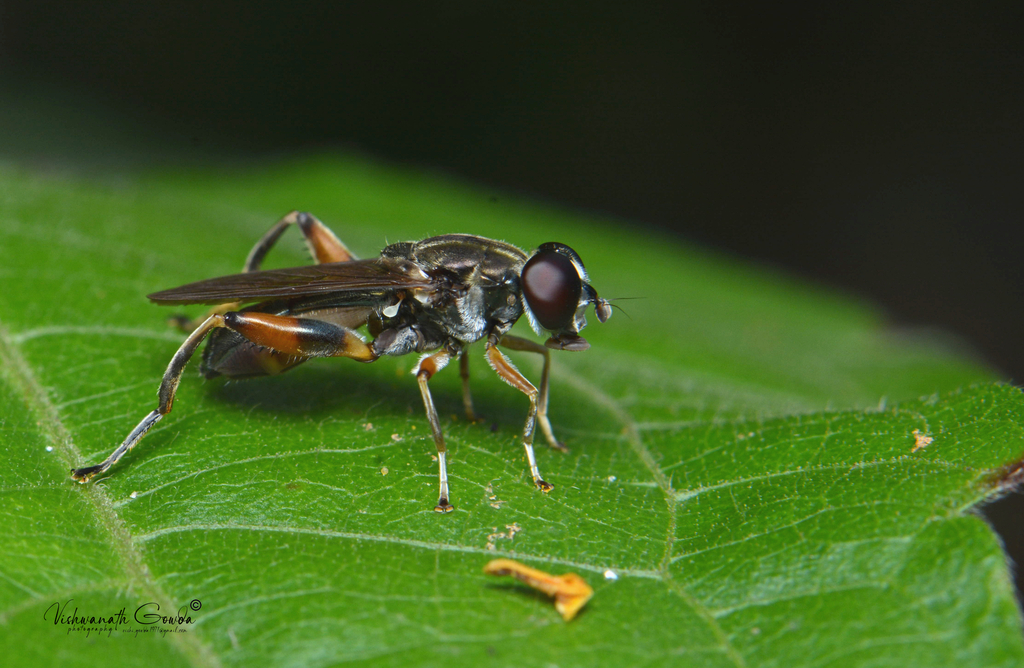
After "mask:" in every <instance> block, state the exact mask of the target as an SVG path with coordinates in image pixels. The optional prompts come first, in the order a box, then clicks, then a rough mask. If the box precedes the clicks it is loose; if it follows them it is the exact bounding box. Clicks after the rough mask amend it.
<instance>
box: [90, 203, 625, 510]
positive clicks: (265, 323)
mask: <svg viewBox="0 0 1024 668" xmlns="http://www.w3.org/2000/svg"><path fill="white" fill-rule="evenodd" d="M293 225H294V226H297V227H298V228H299V230H300V231H301V232H302V235H303V236H304V237H305V240H306V244H307V245H308V246H309V249H310V252H311V253H312V255H313V258H314V259H315V260H316V262H317V264H315V265H311V266H305V267H296V268H292V269H274V270H268V271H261V270H260V265H261V264H262V262H263V259H264V257H266V255H267V253H268V252H269V251H270V249H271V248H272V247H273V245H274V244H275V243H276V242H277V240H278V239H279V238H280V237H281V235H282V234H283V233H284V232H285V230H286V229H288V228H289V227H291V226H293ZM149 299H150V300H152V301H153V302H156V303H157V304H215V305H217V306H216V307H215V308H214V309H213V310H212V311H211V312H210V313H209V315H207V316H206V317H205V318H202V319H199V320H197V321H195V322H192V323H188V321H187V320H185V319H179V325H182V326H183V328H184V329H186V331H188V329H191V330H192V332H191V334H189V336H188V338H186V339H185V342H184V343H183V344H182V345H181V347H180V348H179V349H178V352H176V353H175V354H174V357H172V358H171V361H170V364H168V366H167V371H166V372H164V376H163V380H162V382H161V383H160V390H159V393H158V397H159V406H158V407H157V408H156V409H155V410H154V411H152V412H151V413H150V414H149V415H147V416H146V417H144V418H143V419H142V421H141V422H139V424H138V425H137V426H136V427H135V429H133V430H132V431H131V433H130V434H128V437H127V438H126V439H125V440H124V442H123V443H121V445H119V446H118V447H117V448H116V449H115V450H114V451H113V452H112V453H111V454H110V456H109V457H107V459H106V460H104V461H103V462H102V463H100V464H97V465H95V466H88V467H85V468H80V469H72V471H71V477H72V478H74V479H75V480H77V481H79V482H82V483H85V482H88V481H89V480H90V479H91V478H92V477H93V476H95V475H96V474H98V473H103V472H104V471H106V470H107V469H109V468H110V467H111V466H112V465H113V464H115V463H116V462H117V461H118V460H119V459H120V458H121V457H122V456H123V455H124V454H125V453H126V452H128V451H129V450H131V449H132V447H134V446H135V444H136V443H138V442H139V440H140V439H142V437H143V436H145V435H146V432H148V431H149V430H150V429H151V428H152V427H153V425H155V424H156V423H157V422H159V421H160V419H161V418H162V417H163V416H165V415H167V414H168V413H169V412H170V411H171V406H172V404H173V403H174V394H175V391H176V390H177V388H178V383H179V382H180V380H181V375H182V372H183V371H184V369H185V365H186V364H187V363H188V361H189V360H190V359H191V357H192V355H193V353H195V351H196V349H197V348H198V347H199V345H200V343H202V342H203V340H204V339H207V338H208V343H207V345H206V349H205V350H204V352H203V357H202V363H201V365H200V371H201V372H202V373H203V375H204V376H206V377H207V378H214V377H216V376H226V377H229V378H246V377H253V376H264V375H272V374H276V373H280V372H282V371H286V370H288V369H291V368H293V367H295V366H296V365H298V364H301V363H302V362H304V361H306V360H308V359H310V358H314V357H348V358H351V359H354V360H357V361H359V362H373V361H375V360H377V359H379V358H380V357H383V356H385V355H405V354H407V353H413V352H416V353H421V354H422V356H421V357H420V360H419V362H418V363H417V364H416V366H415V368H414V369H413V371H412V373H413V374H414V375H415V376H416V380H417V381H418V383H419V388H420V393H421V394H422V396H423V404H424V406H425V408H426V412H427V419H428V421H429V422H430V429H431V431H432V434H433V438H434V443H435V445H436V446H437V459H438V465H439V471H438V476H439V480H440V494H439V498H438V501H437V505H436V506H435V507H434V510H436V511H437V512H439V513H447V512H450V511H452V510H454V507H453V506H452V505H451V503H450V502H449V495H448V470H447V463H446V455H447V448H446V447H445V442H444V434H443V433H442V431H441V423H440V421H439V420H438V417H437V410H436V409H435V408H434V401H433V399H432V398H431V395H430V388H429V381H430V379H431V377H432V376H433V375H434V374H436V373H437V372H438V371H440V370H441V369H443V368H444V367H445V366H446V365H447V364H448V363H449V362H450V361H451V360H452V359H454V358H455V357H458V358H459V366H460V372H461V376H462V390H463V403H464V406H465V410H466V414H467V417H469V418H470V419H471V420H475V419H476V417H475V414H474V412H473V402H472V398H471V395H470V392H469V365H468V359H467V358H466V349H467V347H468V346H469V344H471V343H474V342H476V341H479V340H481V339H483V340H485V341H486V344H485V356H486V358H487V362H488V363H489V364H490V366H491V368H493V369H494V371H495V372H496V373H497V374H498V376H499V377H500V378H501V379H502V380H504V381H505V382H506V383H508V384H509V385H511V386H512V387H514V388H516V389H517V390H519V391H521V392H523V393H524V394H525V395H526V396H527V397H528V398H529V400H530V408H529V412H528V413H527V416H526V425H525V427H524V428H523V446H524V447H525V449H526V459H527V461H528V463H529V466H530V473H531V475H532V476H533V482H534V484H535V485H536V486H537V487H538V488H540V489H541V490H542V491H544V492H548V491H550V490H551V489H552V485H551V484H549V483H547V482H545V481H544V480H543V478H541V476H540V472H539V471H538V469H537V459H536V457H535V455H534V451H533V436H534V431H535V428H536V425H537V424H538V423H539V424H540V428H541V431H543V432H544V436H545V438H546V439H547V442H548V444H549V445H551V446H552V447H553V448H556V449H561V450H564V449H565V448H564V446H563V445H562V444H560V443H559V442H558V441H557V440H556V439H555V435H554V433H553V432H552V430H551V423H550V421H549V420H548V415H547V406H548V372H549V366H550V362H551V359H550V356H549V349H555V350H576V351H578V350H586V349H587V348H589V347H590V344H589V343H587V341H586V340H585V339H583V338H582V337H581V336H580V335H579V332H580V330H581V329H583V328H584V327H585V326H586V324H587V321H586V318H585V317H584V312H585V311H586V309H587V306H588V305H590V304H593V305H594V308H595V312H596V314H597V318H598V320H600V321H601V322H605V321H606V320H608V318H609V317H611V313H612V309H611V304H610V303H609V302H608V300H606V299H601V298H600V297H598V296H597V292H596V291H595V290H594V288H593V287H591V285H590V283H589V280H588V278H587V273H586V270H585V269H584V267H583V262H582V261H581V260H580V258H579V256H578V255H577V254H576V252H575V251H573V250H572V249H571V248H569V247H568V246H566V245H564V244H560V243H546V244H543V245H541V246H540V247H539V248H538V249H537V250H536V251H535V252H533V253H532V254H527V253H524V252H523V251H522V250H520V249H518V248H516V247H515V246H512V245H511V244H507V243H504V242H502V241H494V240H492V239H485V238H483V237H478V236H473V235H469V234H446V235H443V236H439V237H432V238H430V239H425V240H423V241H419V242H402V243H395V244H391V245H389V246H387V247H386V248H385V249H384V250H383V251H381V254H380V257H378V258H374V259H365V260H359V259H356V257H355V256H354V255H353V254H352V253H351V252H350V251H349V250H348V248H346V247H345V244H343V243H342V242H341V241H340V240H339V239H338V237H337V236H335V234H334V233H333V232H331V230H330V229H328V228H327V227H326V226H325V225H324V224H323V223H321V222H320V221H319V220H317V219H316V218H315V217H314V216H311V215H310V214H308V213H303V212H299V211H293V212H292V213H289V214H288V215H287V216H285V217H284V218H282V219H281V220H280V221H278V223H277V224H276V225H274V226H273V227H272V228H271V229H270V231H268V232H267V233H266V234H265V235H264V236H263V238H262V239H260V240H259V241H258V242H257V243H256V245H255V246H254V247H253V249H252V251H250V253H249V256H248V258H247V259H246V262H245V265H244V267H243V269H242V273H240V274H235V275H232V276H223V277H221V278H213V279H209V280H205V281H199V282H197V283H190V284H188V285H184V286H181V287H179V288H173V289H171V290H164V291H162V292H157V293H154V294H151V295H149ZM245 304H248V305H247V306H244V305H245ZM524 313H525V314H526V316H527V318H528V319H529V322H530V325H531V326H532V327H533V329H534V331H535V332H537V334H541V335H542V333H543V332H544V331H547V332H549V333H550V337H549V338H548V340H547V341H546V342H545V344H544V345H541V344H539V343H536V342H534V341H531V340H529V339H524V338H521V337H518V336H513V335H511V334H509V333H508V331H509V330H510V329H511V327H512V325H513V324H514V323H515V322H516V321H517V320H518V319H519V318H520V317H521V316H522V315H523V314H524ZM186 324H187V325H189V326H188V327H185V325H186ZM362 326H366V329H367V331H368V332H369V334H370V337H372V338H371V340H370V341H366V340H364V338H363V337H362V336H360V335H359V334H358V333H357V332H356V331H355V330H356V329H357V328H359V327H362ZM499 347H503V348H506V349H508V350H517V351H525V352H532V353H537V354H540V355H543V356H544V367H543V371H542V372H541V382H540V389H537V387H535V386H534V385H533V384H532V383H531V382H530V381H529V380H527V379H526V377H525V376H523V374H521V373H520V372H519V370H518V369H516V367H515V366H514V365H513V364H512V362H511V361H510V360H509V359H508V358H507V357H506V356H505V354H504V353H502V352H501V350H499Z"/></svg>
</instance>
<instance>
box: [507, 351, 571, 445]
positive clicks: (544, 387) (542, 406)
mask: <svg viewBox="0 0 1024 668" xmlns="http://www.w3.org/2000/svg"><path fill="white" fill-rule="evenodd" d="M499 345H501V346H504V347H505V348H508V349H509V350H520V351H523V352H528V353H538V354H540V355H543V356H544V370H543V371H541V375H540V396H539V397H538V398H537V421H538V422H539V423H540V429H541V431H543V432H544V437H545V438H546V439H547V441H548V445H550V446H551V447H552V448H554V449H555V450H560V451H562V452H569V448H567V447H565V443H562V442H561V441H559V440H558V439H557V438H555V432H554V431H552V430H551V421H550V420H548V386H549V383H548V377H549V375H550V374H549V371H550V367H551V351H550V350H549V349H548V348H547V347H546V346H542V345H541V344H539V343H536V342H534V341H530V340H529V339H523V338H520V337H518V336H512V335H510V334H506V335H505V336H503V337H501V343H500V344H499Z"/></svg>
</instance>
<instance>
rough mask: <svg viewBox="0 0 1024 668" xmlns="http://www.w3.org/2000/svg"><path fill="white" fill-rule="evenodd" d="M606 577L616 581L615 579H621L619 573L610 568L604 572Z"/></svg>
mask: <svg viewBox="0 0 1024 668" xmlns="http://www.w3.org/2000/svg"><path fill="white" fill-rule="evenodd" d="M604 579H605V580H611V581H612V582H614V581H615V580H618V579H619V574H618V573H616V572H615V571H613V570H612V569H610V568H609V569H608V570H606V571H605V572H604Z"/></svg>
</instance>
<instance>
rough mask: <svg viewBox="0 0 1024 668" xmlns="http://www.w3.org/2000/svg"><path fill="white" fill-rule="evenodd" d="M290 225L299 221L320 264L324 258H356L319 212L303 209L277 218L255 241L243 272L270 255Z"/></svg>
mask: <svg viewBox="0 0 1024 668" xmlns="http://www.w3.org/2000/svg"><path fill="white" fill-rule="evenodd" d="M291 225H298V226H299V230H300V231H301V232H302V236H303V237H305V238H306V246H308V247H309V252H310V254H311V255H312V256H313V259H314V260H315V261H316V263H317V264H322V263H324V262H348V261H350V260H354V259H356V256H355V255H353V254H352V253H351V251H349V249H348V248H347V247H346V246H345V244H343V243H342V242H341V240H340V239H338V237H337V236H336V235H335V234H334V232H331V230H330V228H328V227H327V226H326V225H324V224H323V223H321V222H320V221H319V220H317V219H316V216H313V215H311V214H308V213H306V212H304V211H292V212H291V213H289V214H288V215H287V216H285V217H284V218H282V219H281V220H279V221H277V223H276V224H275V225H274V226H273V227H271V228H270V230H269V231H268V232H267V233H266V234H264V235H263V238H262V239H260V240H259V241H257V242H256V245H255V246H253V247H252V250H251V251H249V257H248V258H246V260H245V266H244V267H243V268H242V273H248V272H250V271H258V270H259V268H260V265H262V264H263V258H265V257H266V256H267V253H269V252H270V249H271V248H273V247H274V244H275V243H277V240H278V239H280V238H281V235H282V234H284V231H285V230H286V229H288V227H289V226H291Z"/></svg>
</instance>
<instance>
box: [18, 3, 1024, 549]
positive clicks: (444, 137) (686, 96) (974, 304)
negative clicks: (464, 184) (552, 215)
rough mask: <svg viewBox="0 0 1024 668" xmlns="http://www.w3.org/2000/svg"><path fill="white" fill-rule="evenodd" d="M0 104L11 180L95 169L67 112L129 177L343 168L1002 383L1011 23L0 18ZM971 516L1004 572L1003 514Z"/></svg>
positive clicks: (819, 12)
mask: <svg viewBox="0 0 1024 668" xmlns="http://www.w3.org/2000/svg"><path fill="white" fill-rule="evenodd" d="M0 93H2V96H3V98H5V99H4V100H3V104H2V105H0V135H5V136H0V150H7V151H8V152H15V153H19V154H20V155H21V156H25V155H28V156H29V157H33V155H34V153H35V152H42V151H44V150H65V151H71V152H78V153H79V155H81V156H85V158H86V159H87V160H89V161H95V160H102V158H103V147H104V137H103V136H97V135H96V133H94V132H92V133H91V132H76V124H77V123H79V122H80V121H79V119H80V116H81V114H82V113H85V110H86V108H91V109H99V110H109V112H108V111H101V112H99V113H115V114H118V117H119V118H121V119H123V127H124V128H127V129H128V131H129V132H138V135H139V141H138V143H137V144H136V145H135V148H136V149H137V150H138V154H139V155H140V156H142V155H147V156H150V157H148V158H145V159H153V158H152V155H164V156H166V157H168V158H169V159H170V158H172V157H174V156H176V155H178V154H181V155H184V154H189V153H204V152H205V153H209V154H217V155H227V156H233V157H235V158H239V157H242V158H244V157H246V156H266V155H275V154H285V153H289V152H294V151H299V150H309V149H324V148H327V149H330V148H344V149H348V150H351V149H355V150H360V151H363V152H365V153H367V154H369V155H372V156H375V157H378V158H382V159H385V160H388V161H392V162H404V163H409V164H413V165H416V166H418V167H425V168H428V169H437V170H442V171H444V172H447V173H450V174H453V175H455V176H457V177H460V178H464V179H467V180H470V181H474V182H476V183H478V184H481V185H482V186H483V187H485V188H488V187H490V188H494V189H495V192H496V193H500V192H503V191H504V192H508V191H514V192H518V193H522V194H527V195H531V196H534V197H538V198H541V199H547V200H550V201H554V202H558V203H562V204H567V205H570V206H574V207H579V208H582V209H587V210H592V211H597V212H602V213H605V214H611V215H613V216H617V217H621V219H622V220H623V221H626V222H624V223H623V224H629V225H636V226H638V227H641V226H649V227H653V228H659V229H661V230H665V231H669V232H670V233H673V234H675V235H678V236H679V237H680V238H681V239H683V240H684V241H686V242H689V243H693V242H696V243H698V244H702V245H704V246H705V247H708V248H711V249H714V250H716V251H718V252H724V253H727V254H732V255H734V256H739V257H742V258H745V259H747V260H750V261H753V262H756V263H761V264H765V265H771V266H774V267H776V268H779V269H781V270H783V271H785V272H788V273H791V274H794V275H797V276H802V277H805V278H807V279H809V280H812V281H815V282H817V283H819V284H822V285H825V286H829V287H831V288H834V289H838V290H840V291H844V292H846V293H848V294H851V295H854V296H857V297H859V298H862V299H865V300H867V301H871V302H874V303H875V304H877V305H879V306H880V307H881V308H882V309H883V310H884V312H885V313H886V314H887V316H888V317H889V319H890V320H891V322H892V325H893V326H894V327H914V328H920V327H927V328H935V329H938V330H943V331H946V332H951V333H953V334H954V335H956V336H958V337H959V338H960V339H962V341H963V342H964V345H965V347H967V348H968V349H970V350H973V351H974V353H975V354H977V355H978V356H980V357H981V358H983V359H984V360H986V361H987V362H988V363H989V364H990V365H992V366H993V367H994V368H996V369H998V370H999V371H1000V372H1001V373H1002V375H1003V376H1004V377H1005V378H1006V379H1008V380H1011V381H1016V382H1018V383H1020V382H1024V346H1022V345H1021V336H1020V333H1021V331H1022V329H1024V290H1022V289H1021V288H1022V286H1024V265H1022V262H1021V250H1022V249H1024V243H1022V242H1024V225H1022V224H1021V223H1022V221H1024V195H1022V184H1024V3H1021V2H1020V1H1019V0H1017V1H1015V2H988V3H963V2H952V1H949V0H934V1H932V2H928V3H898V4H897V3H891V2H890V3H873V2H860V3H851V4H849V5H848V6H844V5H840V4H838V3H815V4H813V5H812V4H810V3H808V4H807V5H806V6H803V5H800V4H797V5H793V6H788V7H786V6H779V5H778V4H776V3H761V2H749V1H748V2H740V3H732V4H725V3H712V2H701V3H664V4H662V3H647V4H639V3H621V2H607V1H603V0H594V1H591V2H587V3H575V4H560V5H557V6H555V5H552V4H551V3H543V4H541V3H512V4H509V3H497V2H487V1H484V0H478V1H476V2H449V3H416V4H412V3H409V4H403V3H356V4H352V3H350V4H343V3H326V2H324V3H307V4H303V5H301V6H292V5H289V6H285V5H284V4H283V3H263V2H242V1H240V0H222V1H220V2H209V1H203V2H197V1H195V0H177V1H175V2H166V1H162V0H160V1H151V2H147V3H140V2H135V1H130V0H93V1H92V2H88V3H86V2H81V3H75V2H66V1H64V2H58V1H56V0H2V2H0ZM61 100H76V101H78V103H80V104H81V105H83V107H82V108H68V105H66V104H65V105H63V106H62V105H61V102H60V101H61ZM47 104H49V106H48V107H47ZM43 107H46V108H47V109H49V110H50V111H48V112H47V113H53V109H54V108H55V107H56V108H58V109H59V111H57V112H56V118H58V119H59V120H58V124H63V126H64V128H63V131H61V132H56V133H54V132H52V128H51V129H48V130H37V131H35V132H34V131H33V127H35V126H34V125H33V123H34V119H35V117H36V115H37V110H38V109H40V108H43ZM47 123H51V124H52V122H51V121H47ZM83 127H88V126H87V125H85V126H83ZM143 137H144V138H145V139H143ZM153 138H156V139H155V140H154V139H153ZM146 141H156V142H157V143H158V144H159V145H160V146H161V147H162V148H161V150H163V151H164V153H160V152H159V151H157V152H156V153H152V152H148V151H147V149H146V146H145V142H146ZM58 144H59V145H58ZM118 155H120V156H122V157H123V156H124V155H126V153H125V151H124V150H119V151H118ZM986 513H987V515H988V517H989V519H990V521H991V522H992V523H993V524H994V526H995V527H996V528H997V530H999V531H1000V533H1001V535H1002V536H1003V539H1004V541H1005V543H1006V545H1007V547H1008V549H1009V551H1010V553H1011V554H1012V555H1014V556H1015V558H1016V560H1017V561H1018V562H1019V561H1020V560H1021V559H1022V558H1024V523H1022V521H1021V518H1022V517H1024V496H1022V495H1020V494H1015V495H1012V496H1010V497H1008V498H1006V499H1004V500H1002V501H1000V502H998V503H996V504H993V505H992V506H990V507H989V508H988V509H987V510H986Z"/></svg>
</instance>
